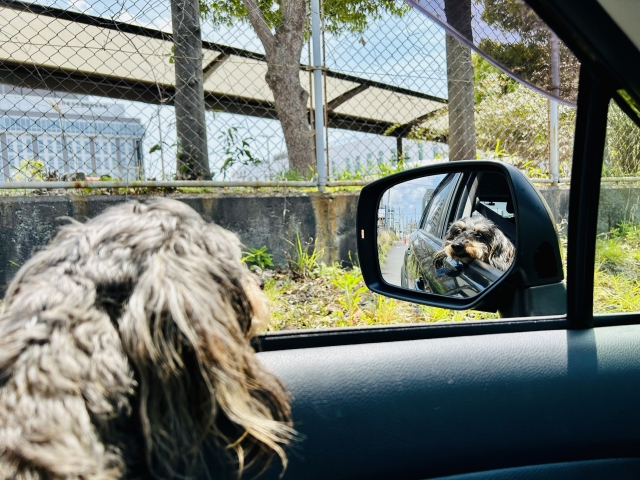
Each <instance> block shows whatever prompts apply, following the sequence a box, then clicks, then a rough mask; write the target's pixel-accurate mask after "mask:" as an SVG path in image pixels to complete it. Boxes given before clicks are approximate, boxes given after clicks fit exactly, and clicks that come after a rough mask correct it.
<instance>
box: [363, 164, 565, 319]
mask: <svg viewBox="0 0 640 480" xmlns="http://www.w3.org/2000/svg"><path fill="white" fill-rule="evenodd" d="M465 172H499V173H501V174H503V175H504V176H505V178H506V180H507V183H508V184H509V188H510V190H511V194H512V197H513V203H514V214H515V219H516V255H515V258H514V260H513V263H512V265H511V267H510V268H509V270H507V271H506V273H505V275H503V276H502V278H500V279H498V280H497V281H496V282H495V283H494V284H492V285H491V286H490V287H488V288H487V289H486V290H484V291H483V292H481V293H479V294H478V295H476V296H473V297H470V298H458V297H447V296H443V295H437V294H433V293H426V292H420V291H412V290H407V289H404V288H401V287H398V286H394V285H391V284H389V283H387V282H385V281H384V279H383V277H382V273H381V271H380V265H379V261H378V248H377V208H378V204H379V202H380V199H381V196H382V194H383V193H384V192H385V191H387V190H388V189H389V188H391V187H393V186H394V185H397V184H400V183H402V182H407V181H410V180H414V179H418V178H421V177H424V176H426V175H438V174H448V173H465ZM356 224H357V235H358V257H359V261H360V268H361V270H362V275H363V277H364V281H365V283H366V285H367V286H368V287H369V289H371V290H372V291H374V292H376V293H379V294H381V295H385V296H388V297H393V298H397V299H400V300H405V301H410V302H415V303H420V304H423V305H431V306H434V307H440V308H449V309H454V310H464V309H470V308H473V309H475V310H483V311H490V312H495V311H498V312H499V313H500V314H501V316H503V317H524V316H537V315H561V314H565V313H566V289H565V286H564V283H563V279H564V273H563V268H562V258H561V255H560V242H559V239H558V233H557V231H556V227H555V224H554V221H553V217H552V215H551V213H550V211H549V207H548V206H547V204H546V202H545V201H544V199H543V198H542V196H541V195H540V193H539V192H538V191H537V190H536V188H535V187H534V186H533V184H532V183H531V182H530V181H529V180H528V179H527V178H526V177H525V176H524V175H523V174H522V173H521V172H520V171H519V170H517V169H516V168H515V167H513V166H511V165H509V164H506V163H502V162H494V161H480V160H478V161H458V162H448V163H444V164H439V165H432V166H428V167H420V168H416V169H412V170H407V171H404V172H400V173H397V174H395V175H390V176H388V177H385V178H382V179H380V180H377V181H375V182H372V183H370V184H368V185H367V186H365V187H364V188H363V189H362V192H361V193H360V199H359V201H358V213H357V221H356Z"/></svg>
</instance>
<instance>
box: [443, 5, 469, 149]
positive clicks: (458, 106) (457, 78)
mask: <svg viewBox="0 0 640 480" xmlns="http://www.w3.org/2000/svg"><path fill="white" fill-rule="evenodd" d="M445 12H446V16H447V23H448V24H449V25H451V26H452V27H453V28H455V29H456V30H457V31H458V32H459V33H461V34H462V35H464V36H465V37H466V38H468V39H469V40H471V41H472V40H473V31H472V29H471V0H445ZM446 47H447V87H448V94H449V95H448V97H449V137H448V138H449V160H473V159H475V158H476V127H475V118H474V104H475V97H474V91H473V80H474V79H473V62H472V61H471V50H470V49H469V48H468V47H466V46H465V45H463V44H462V43H460V42H459V41H458V40H456V39H455V38H454V37H452V36H451V35H449V34H447V36H446Z"/></svg>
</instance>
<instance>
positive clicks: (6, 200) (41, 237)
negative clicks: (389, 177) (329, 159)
mask: <svg viewBox="0 0 640 480" xmlns="http://www.w3.org/2000/svg"><path fill="white" fill-rule="evenodd" d="M540 192H541V193H542V196H543V197H544V198H545V200H546V201H547V204H548V205H549V208H550V210H551V213H552V215H553V216H554V218H555V221H556V223H558V224H560V223H561V222H562V220H563V219H567V216H568V211H569V189H568V188H567V187H543V188H540ZM172 197H173V198H176V199H178V200H180V201H183V202H185V203H187V204H188V205H190V206H191V207H192V208H194V209H195V210H196V211H198V212H199V213H200V214H201V215H202V216H203V218H205V219H206V220H207V221H213V222H215V223H217V224H219V225H221V226H223V227H225V228H228V229H229V230H231V231H232V232H235V233H236V234H237V235H238V236H239V237H240V239H241V240H242V242H243V243H244V244H245V246H246V247H247V248H259V247H261V246H263V245H266V246H267V247H268V250H269V252H270V253H271V254H273V256H274V263H275V264H276V265H278V266H285V265H286V263H287V258H286V255H285V252H290V253H291V252H292V251H293V247H292V246H291V244H289V243H288V241H294V239H295V234H296V232H299V233H300V237H301V239H303V240H308V239H309V238H314V239H317V242H318V248H324V257H323V260H324V261H325V262H327V263H333V262H344V263H347V264H348V263H349V261H350V254H351V255H352V256H355V254H356V251H357V247H356V231H355V221H356V209H357V203H358V192H340V193H332V194H320V193H295V192H292V193H289V194H282V193H278V194H274V195H266V194H242V195H240V194H197V195H196V194H194V195H178V196H172ZM144 198H147V197H145V196H135V197H131V196H129V197H125V196H107V195H87V196H79V195H70V196H33V197H0V295H2V294H4V291H5V289H6V285H7V284H8V283H9V282H10V281H11V279H12V278H13V276H14V275H15V272H16V271H17V269H18V268H19V266H20V265H22V264H23V263H24V262H25V261H26V260H27V259H28V258H29V257H30V256H31V255H32V254H33V252H35V251H36V250H38V249H39V248H42V247H43V246H44V245H46V244H47V243H48V242H49V240H50V239H51V238H53V236H54V235H55V233H56V231H57V229H58V227H59V226H60V225H62V224H64V223H65V222H67V221H68V220H66V219H65V217H71V218H74V219H76V220H78V221H81V222H84V221H86V220H87V219H89V218H92V217H94V216H96V215H98V214H99V213H100V212H102V211H104V210H105V209H106V208H108V207H110V206H112V205H115V204H118V203H121V202H125V201H128V200H132V199H133V200H143V199H144ZM601 198H602V202H601V203H602V205H601V215H600V218H599V219H598V230H599V232H606V231H609V230H610V229H611V228H612V227H613V226H615V225H616V224H617V223H618V222H620V221H625V220H626V221H634V222H636V223H637V222H639V221H640V214H639V209H640V188H629V187H609V186H607V187H606V188H603V190H602V194H601ZM371 208H372V214H375V213H376V209H375V206H371ZM354 258H355V257H354Z"/></svg>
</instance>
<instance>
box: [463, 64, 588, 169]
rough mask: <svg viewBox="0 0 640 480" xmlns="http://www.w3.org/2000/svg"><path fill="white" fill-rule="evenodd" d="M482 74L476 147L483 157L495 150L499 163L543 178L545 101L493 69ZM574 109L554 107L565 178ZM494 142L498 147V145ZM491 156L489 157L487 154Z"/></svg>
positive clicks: (546, 150)
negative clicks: (503, 161)
mask: <svg viewBox="0 0 640 480" xmlns="http://www.w3.org/2000/svg"><path fill="white" fill-rule="evenodd" d="M490 69H493V73H490V72H489V73H487V74H485V76H484V78H483V80H482V85H481V86H479V87H477V90H479V91H480V92H481V94H480V98H481V101H480V102H479V103H478V104H477V105H476V108H475V120H476V134H477V146H478V149H479V150H481V151H482V152H485V153H484V154H483V155H482V156H483V157H486V156H487V152H495V151H496V148H498V149H499V150H500V151H502V152H504V154H503V155H501V156H500V158H501V159H502V160H505V161H507V162H509V163H512V164H513V165H515V166H516V167H518V168H520V169H523V170H525V171H528V172H529V173H530V175H531V176H534V177H541V176H545V177H546V176H547V175H548V174H547V172H548V158H549V126H548V118H547V115H545V114H544V113H545V112H546V111H547V108H548V100H547V99H546V98H544V97H543V96H542V95H539V94H537V93H535V92H533V91H532V90H530V89H529V88H527V87H525V86H523V85H520V84H519V83H511V84H509V83H507V84H506V85H507V87H508V88H506V89H505V78H504V77H505V75H504V74H501V73H499V72H498V71H497V70H496V69H495V68H493V67H490ZM575 118H576V110H575V109H573V108H571V107H567V106H564V105H559V107H558V124H559V131H558V139H559V142H560V145H559V159H560V171H561V175H562V176H568V175H569V174H570V171H571V162H572V159H573V131H574V126H575ZM498 141H500V144H499V145H498ZM489 156H491V155H489Z"/></svg>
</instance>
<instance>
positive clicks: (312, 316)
mask: <svg viewBox="0 0 640 480" xmlns="http://www.w3.org/2000/svg"><path fill="white" fill-rule="evenodd" d="M265 293H266V294H267V297H268V298H269V300H270V301H271V306H272V308H271V312H272V314H271V321H270V323H269V327H268V329H269V331H276V330H290V329H305V328H327V327H353V326H371V325H391V324H410V323H433V322H451V321H464V320H481V319H492V318H498V316H497V314H491V313H483V312H474V311H465V312H460V311H453V310H445V309H441V308H435V307H426V306H422V305H416V304H414V303H410V302H403V301H400V300H396V299H393V298H387V297H384V296H382V295H378V294H375V293H373V292H371V291H370V290H369V289H367V288H366V286H365V285H364V282H363V280H362V274H361V272H360V269H359V268H357V267H355V268H353V269H350V270H346V269H343V268H341V267H340V266H339V265H338V264H334V265H330V266H328V265H324V264H320V265H319V266H318V267H317V268H316V269H315V271H314V273H313V274H312V275H310V276H308V277H307V278H306V279H305V278H302V277H300V276H295V277H291V276H289V275H287V274H286V273H283V272H274V276H273V278H271V279H269V280H267V282H266V285H265Z"/></svg>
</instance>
